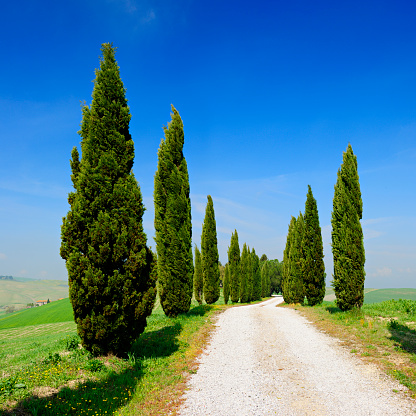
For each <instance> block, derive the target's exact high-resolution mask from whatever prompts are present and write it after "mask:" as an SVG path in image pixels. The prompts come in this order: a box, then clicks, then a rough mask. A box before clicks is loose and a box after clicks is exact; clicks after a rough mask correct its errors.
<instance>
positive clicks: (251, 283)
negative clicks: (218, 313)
mask: <svg viewBox="0 0 416 416" xmlns="http://www.w3.org/2000/svg"><path fill="white" fill-rule="evenodd" d="M269 286H270V284H268V283H267V280H266V275H264V276H263V279H262V274H261V267H260V259H259V256H258V255H257V254H256V251H255V250H254V248H253V249H252V250H251V251H250V247H248V246H247V244H246V243H244V244H243V250H242V252H241V255H240V246H239V243H238V233H237V230H234V232H233V233H232V235H231V242H230V247H229V248H228V263H227V264H226V265H225V273H224V283H223V287H224V302H225V304H227V303H228V301H229V300H231V302H233V303H236V302H241V303H247V302H252V301H255V300H260V299H261V298H262V296H263V294H264V293H267V288H266V287H269ZM265 296H266V295H265Z"/></svg>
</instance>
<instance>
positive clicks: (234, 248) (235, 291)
mask: <svg viewBox="0 0 416 416" xmlns="http://www.w3.org/2000/svg"><path fill="white" fill-rule="evenodd" d="M228 264H229V268H230V298H231V302H233V303H236V302H238V300H239V299H240V246H239V244H238V234H237V230H234V233H233V234H232V235H231V243H230V247H229V248H228Z"/></svg>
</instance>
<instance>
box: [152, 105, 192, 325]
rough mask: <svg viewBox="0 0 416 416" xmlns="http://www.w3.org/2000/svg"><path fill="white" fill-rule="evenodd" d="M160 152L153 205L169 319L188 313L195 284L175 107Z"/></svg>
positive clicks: (163, 298) (180, 133) (185, 179)
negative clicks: (193, 284)
mask: <svg viewBox="0 0 416 416" xmlns="http://www.w3.org/2000/svg"><path fill="white" fill-rule="evenodd" d="M171 118H172V120H171V122H170V123H169V124H168V126H167V127H164V131H165V139H162V141H161V143H160V147H159V151H158V165H157V171H156V174H155V188H154V203H155V231H156V233H155V234H156V237H155V241H156V249H157V255H158V279H159V296H160V303H161V305H162V308H163V311H164V312H165V314H166V315H167V316H171V317H174V316H177V315H178V314H180V313H184V312H187V311H188V310H189V308H190V306H191V300H192V283H193V260H192V224H191V200H190V198H189V177H188V167H187V164H186V160H185V158H184V156H183V145H184V133H183V123H182V119H181V117H180V115H179V113H178V111H177V110H176V109H175V107H173V105H172V113H171Z"/></svg>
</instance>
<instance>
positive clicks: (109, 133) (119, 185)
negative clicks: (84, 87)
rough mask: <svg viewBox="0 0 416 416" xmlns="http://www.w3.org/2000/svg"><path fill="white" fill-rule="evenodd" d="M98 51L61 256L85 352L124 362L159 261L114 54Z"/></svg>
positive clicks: (141, 325)
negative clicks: (146, 223)
mask: <svg viewBox="0 0 416 416" xmlns="http://www.w3.org/2000/svg"><path fill="white" fill-rule="evenodd" d="M101 51H102V58H101V62H100V69H97V70H96V72H95V74H96V78H95V80H94V89H93V93H92V103H91V106H90V107H88V106H84V107H83V110H82V113H83V118H82V123H81V130H80V131H79V134H80V136H81V150H82V158H81V159H80V158H79V153H78V150H77V148H76V147H75V148H74V149H73V150H72V160H71V169H72V175H71V179H72V182H73V186H74V192H71V193H70V194H69V195H68V202H69V204H70V210H69V212H68V214H67V216H66V217H65V218H63V224H62V228H61V235H62V242H61V249H60V253H61V256H62V258H63V259H64V260H65V262H66V267H67V270H68V284H69V298H70V301H71V304H72V308H73V310H74V318H75V322H76V324H77V330H78V335H79V336H80V338H81V342H82V345H83V346H84V347H85V349H86V350H88V351H90V352H91V353H92V354H94V355H99V354H107V353H113V354H116V355H123V354H125V353H126V352H127V351H128V350H129V349H130V347H131V345H132V343H133V342H134V341H135V340H136V338H137V337H138V336H139V335H140V334H141V333H142V332H143V331H144V329H145V327H146V318H147V316H149V315H150V314H151V312H152V309H153V306H154V301H155V297H156V287H155V286H156V276H157V274H156V258H154V256H153V254H152V252H151V250H150V249H149V248H148V247H147V245H146V243H147V239H146V234H145V233H144V231H143V225H142V217H143V213H144V206H143V202H142V195H141V192H140V188H139V186H138V183H137V181H136V179H135V177H134V175H133V173H132V170H131V169H132V166H133V160H134V144H133V140H132V138H131V136H130V133H129V122H130V117H131V116H130V110H129V107H128V105H127V100H126V97H125V92H126V91H125V88H124V85H123V82H122V81H121V78H120V71H119V67H118V65H117V62H116V60H115V48H113V47H112V45H111V44H103V45H102V48H101Z"/></svg>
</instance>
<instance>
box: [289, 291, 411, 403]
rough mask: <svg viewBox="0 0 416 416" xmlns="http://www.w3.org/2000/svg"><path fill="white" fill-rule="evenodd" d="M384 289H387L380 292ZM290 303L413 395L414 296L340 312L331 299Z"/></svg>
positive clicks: (353, 352)
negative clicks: (319, 304) (312, 302)
mask: <svg viewBox="0 0 416 416" xmlns="http://www.w3.org/2000/svg"><path fill="white" fill-rule="evenodd" d="M388 290H389V291H392V289H388ZM399 291H400V290H399ZM385 293H388V292H387V289H386V290H385V291H384V293H383V292H382V293H381V295H384V294H385ZM390 293H391V292H390ZM289 307H294V308H295V309H297V310H298V311H299V312H300V313H301V314H303V315H304V316H306V317H307V318H308V319H309V320H310V321H312V322H314V324H315V325H316V326H317V327H318V328H319V329H321V330H323V331H325V332H327V333H329V334H330V335H333V336H335V337H337V338H339V339H341V340H342V341H343V345H345V346H347V347H348V349H349V350H350V352H351V354H354V355H357V356H359V357H360V358H361V359H363V360H365V361H371V362H373V363H375V364H376V365H378V366H379V367H380V368H381V369H382V370H383V371H384V372H386V373H388V374H390V375H391V376H393V377H394V378H396V379H397V380H398V381H399V382H400V383H402V384H403V385H404V386H406V387H407V388H408V389H409V391H408V393H409V394H410V395H411V396H412V397H413V398H416V301H415V300H386V301H384V302H380V303H367V304H364V305H363V307H362V309H361V310H358V311H357V310H352V311H348V312H342V311H341V310H340V309H338V308H337V307H336V306H335V304H334V303H333V302H324V303H323V305H321V306H314V307H310V306H298V305H296V306H293V305H290V306H289Z"/></svg>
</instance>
